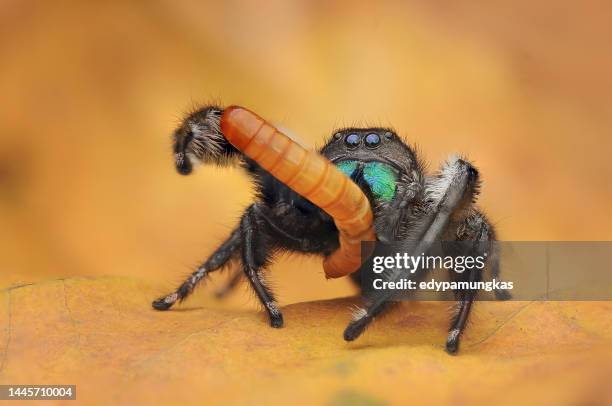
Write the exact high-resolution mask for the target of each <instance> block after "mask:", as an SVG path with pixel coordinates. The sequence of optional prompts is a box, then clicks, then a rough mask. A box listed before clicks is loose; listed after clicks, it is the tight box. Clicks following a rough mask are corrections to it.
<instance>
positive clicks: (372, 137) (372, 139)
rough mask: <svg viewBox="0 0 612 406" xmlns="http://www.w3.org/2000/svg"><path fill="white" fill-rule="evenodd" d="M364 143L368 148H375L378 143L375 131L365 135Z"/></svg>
mask: <svg viewBox="0 0 612 406" xmlns="http://www.w3.org/2000/svg"><path fill="white" fill-rule="evenodd" d="M365 145H366V147H368V148H376V147H378V146H379V145H380V136H379V135H378V134H376V133H371V134H368V135H366V137H365Z"/></svg>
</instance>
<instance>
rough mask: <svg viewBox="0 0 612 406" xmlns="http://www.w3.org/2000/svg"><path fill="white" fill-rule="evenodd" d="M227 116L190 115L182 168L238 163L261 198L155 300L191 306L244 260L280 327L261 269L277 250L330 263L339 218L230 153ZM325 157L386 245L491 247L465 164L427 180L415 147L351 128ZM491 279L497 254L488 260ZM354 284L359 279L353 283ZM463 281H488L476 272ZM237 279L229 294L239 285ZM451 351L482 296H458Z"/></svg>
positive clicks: (362, 315)
mask: <svg viewBox="0 0 612 406" xmlns="http://www.w3.org/2000/svg"><path fill="white" fill-rule="evenodd" d="M221 114H222V109H221V108H219V107H216V106H208V107H205V108H202V109H200V110H198V111H196V112H194V113H192V114H191V115H189V116H188V117H187V118H186V119H185V120H184V122H183V123H182V125H181V126H180V127H179V128H178V129H177V130H176V131H175V134H174V153H175V163H176V167H177V170H178V171H179V173H181V174H184V175H186V174H189V173H190V172H191V170H192V167H193V165H194V164H198V163H214V164H221V165H222V164H227V163H229V162H232V161H234V162H240V163H241V164H242V166H243V167H244V168H245V170H246V171H247V172H248V173H249V175H250V176H251V177H252V178H253V180H254V182H255V183H256V190H257V197H256V201H255V203H253V204H252V205H250V206H249V207H248V208H247V209H246V210H245V212H244V214H243V215H242V217H241V219H240V223H239V225H238V226H237V227H236V228H235V229H234V231H233V232H232V233H231V235H230V237H229V238H228V239H227V240H226V241H225V242H224V243H223V244H222V245H221V246H220V247H219V248H218V249H217V250H216V251H215V252H214V253H213V254H212V255H211V257H210V258H209V259H208V260H207V261H206V262H205V263H204V264H202V265H201V266H200V267H199V268H198V269H197V270H196V271H195V272H194V273H193V274H192V275H191V276H190V277H189V278H188V279H187V280H186V281H185V282H184V283H183V284H182V285H181V286H180V287H179V288H178V289H177V291H176V292H174V293H171V294H169V295H167V296H165V297H162V298H160V299H158V300H156V301H155V302H153V307H154V308H155V309H157V310H166V309H168V308H170V307H171V306H172V305H173V304H174V303H175V302H177V301H180V300H183V299H184V298H185V297H187V296H188V295H189V294H190V293H191V292H192V291H193V289H194V287H195V286H196V284H197V283H198V282H199V281H200V280H201V279H202V278H203V277H205V276H206V275H207V274H208V273H210V272H212V271H215V270H217V269H220V268H221V267H222V266H223V265H224V264H226V263H227V262H228V261H229V260H230V259H232V258H233V257H239V258H240V260H241V262H242V266H243V270H244V273H245V274H246V277H247V278H248V280H249V282H250V284H251V286H252V287H253V289H254V291H255V292H256V294H257V296H258V297H259V299H260V301H261V303H262V304H263V306H264V307H265V309H266V311H267V312H268V315H269V317H270V323H271V325H272V327H281V326H282V325H283V318H282V314H281V312H280V310H279V309H278V307H277V305H276V302H275V300H274V296H273V294H272V292H271V291H270V289H269V287H267V286H266V284H265V282H264V279H263V276H262V271H263V269H264V268H265V266H266V265H267V264H268V262H269V261H270V259H271V257H272V255H273V254H274V253H275V252H276V251H278V250H286V251H293V252H302V253H309V254H320V255H325V256H326V255H329V254H330V253H332V252H333V251H335V250H336V249H337V248H338V230H337V229H336V226H335V225H334V222H333V220H332V218H331V217H330V216H329V215H328V214H327V213H325V212H324V211H323V210H321V209H320V208H318V207H317V206H315V205H314V204H312V203H311V202H310V201H308V200H307V199H305V198H303V197H302V196H300V195H298V194H297V193H296V192H294V191H293V190H291V189H290V188H289V187H287V186H286V185H284V184H283V183H281V182H279V181H278V180H277V179H276V178H274V177H273V176H272V175H271V174H269V173H268V172H267V171H265V170H264V169H262V168H261V167H260V166H259V165H258V164H257V163H255V162H254V161H252V160H250V159H249V158H247V157H245V156H244V155H242V154H241V153H240V152H239V151H238V150H236V149H235V148H234V147H232V146H231V145H230V144H229V143H228V142H227V140H226V139H225V137H224V136H223V134H222V133H221V131H220V128H219V120H220V116H221ZM320 153H321V154H322V155H323V156H325V157H326V158H328V159H329V160H330V161H331V162H332V163H334V164H336V165H337V166H338V167H339V168H340V169H341V170H343V171H344V172H345V173H346V174H347V175H348V176H350V177H351V179H352V180H353V181H354V182H355V183H357V184H358V185H359V186H360V188H361V189H362V190H363V191H364V193H365V194H366V196H367V197H368V199H369V200H370V204H371V207H372V208H373V211H374V225H375V229H376V234H377V237H378V239H379V240H380V241H419V242H420V245H418V248H419V249H422V250H423V251H425V250H427V248H428V247H429V246H430V245H431V242H432V241H439V240H445V241H455V240H460V241H475V242H480V241H492V240H494V239H495V234H494V230H493V228H492V227H491V225H490V224H489V222H488V221H487V220H486V218H485V217H484V215H483V214H482V213H481V212H480V211H478V210H477V209H476V208H475V207H474V205H473V202H474V201H475V198H476V196H477V194H478V185H479V181H478V172H477V171H476V169H475V168H474V167H473V166H472V165H471V164H470V163H469V162H467V161H465V160H463V159H459V158H452V159H450V160H449V161H447V162H446V163H445V164H444V165H443V166H442V168H441V169H440V171H439V173H438V174H437V175H435V176H426V175H425V172H424V169H423V166H422V165H421V163H420V161H419V159H418V158H417V156H416V154H415V152H414V150H413V149H411V148H410V147H409V146H408V145H406V144H405V143H404V142H403V141H402V140H401V139H400V138H399V137H398V136H397V135H396V134H395V133H394V132H393V131H392V130H391V129H387V128H347V129H343V130H340V131H337V132H336V133H335V134H334V135H333V136H332V138H331V139H330V140H329V141H328V142H327V144H326V145H325V146H324V147H323V148H322V149H321V150H320ZM489 267H490V269H491V272H492V274H493V275H497V273H498V261H497V256H496V255H492V256H490V257H489ZM351 276H352V277H353V279H354V280H358V279H359V274H358V273H354V274H352V275H351ZM459 277H461V278H464V279H465V280H476V279H478V278H480V274H479V273H478V272H477V271H474V272H466V273H465V274H464V275H460V276H459ZM236 282H237V278H236V277H235V278H234V279H233V280H232V281H231V282H230V286H233V285H235V284H236ZM457 296H458V297H457V299H458V304H459V306H458V309H457V312H456V314H455V316H454V318H453V321H452V324H451V329H450V333H449V337H448V340H447V344H446V348H447V351H449V352H450V353H455V352H456V351H457V349H458V345H459V336H460V334H461V332H462V331H463V328H464V327H465V324H466V321H467V318H468V315H469V311H470V308H471V304H472V301H473V300H474V296H475V293H465V292H463V293H458V294H457ZM389 299H390V298H389V297H387V296H385V295H384V294H381V295H380V297H376V298H375V299H374V300H373V301H372V302H371V303H370V304H369V307H368V308H367V309H362V310H360V311H358V312H356V314H355V315H354V318H353V320H352V322H351V323H350V324H349V326H348V327H347V329H346V331H345V333H344V337H345V339H346V340H349V341H350V340H353V339H355V338H357V337H358V336H359V335H360V334H361V333H362V332H363V330H364V329H365V328H366V327H367V325H368V324H369V323H370V322H371V320H373V318H374V317H375V316H377V315H378V314H380V312H382V311H383V310H384V309H385V307H386V306H387V303H388V302H389Z"/></svg>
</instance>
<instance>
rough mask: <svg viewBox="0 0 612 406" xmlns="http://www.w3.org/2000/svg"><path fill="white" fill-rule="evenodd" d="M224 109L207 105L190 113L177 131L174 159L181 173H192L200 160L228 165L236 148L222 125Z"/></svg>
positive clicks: (234, 154) (174, 136) (201, 162)
mask: <svg viewBox="0 0 612 406" xmlns="http://www.w3.org/2000/svg"><path fill="white" fill-rule="evenodd" d="M222 114H223V109H221V108H220V107H217V106H206V107H203V108H201V109H198V110H196V111H194V112H193V113H191V114H189V115H188V116H187V117H186V118H185V119H184V120H183V122H182V123H181V125H180V126H179V127H178V128H177V129H176V130H175V131H174V134H173V141H174V146H173V148H174V163H175V165H176V170H177V171H178V172H179V173H180V174H182V175H189V174H190V173H191V171H192V170H193V167H194V166H196V165H199V164H206V163H213V164H216V165H227V164H228V163H229V162H230V161H231V160H232V158H233V157H235V156H236V155H237V152H238V151H237V150H236V149H235V148H234V147H233V146H232V145H231V144H230V143H229V142H227V140H226V139H225V137H224V136H223V134H222V133H221V129H220V128H219V122H220V120H221V115H222Z"/></svg>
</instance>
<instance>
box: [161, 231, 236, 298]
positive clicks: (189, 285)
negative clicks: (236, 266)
mask: <svg viewBox="0 0 612 406" xmlns="http://www.w3.org/2000/svg"><path fill="white" fill-rule="evenodd" d="M240 245H241V236H240V229H235V230H234V231H232V233H231V235H230V236H229V238H228V239H227V240H225V241H224V242H223V243H222V244H221V246H219V248H217V250H216V251H215V252H214V253H213V254H212V255H211V256H210V257H209V258H208V259H207V260H206V261H204V263H203V264H202V265H200V266H199V267H198V269H197V270H196V271H195V272H194V273H192V274H191V276H189V278H187V279H186V280H185V281H184V282H183V283H182V284H181V285H180V286H179V287H178V289H177V290H176V291H174V292H172V293H170V294H168V295H166V296H162V297H160V298H159V299H157V300H155V301H153V304H152V305H153V308H154V309H156V310H168V309H169V308H170V307H172V305H173V304H174V303H176V302H177V301H182V300H184V299H185V298H186V297H187V296H189V295H190V294H191V292H193V289H194V288H195V287H196V285H197V284H198V283H199V282H200V281H201V280H202V279H203V278H204V277H205V276H206V275H208V274H209V273H210V272H213V271H216V270H218V269H221V268H222V267H223V266H224V265H225V264H227V262H228V261H229V260H230V259H231V258H232V256H234V254H236V253H237V252H238V248H239V247H240Z"/></svg>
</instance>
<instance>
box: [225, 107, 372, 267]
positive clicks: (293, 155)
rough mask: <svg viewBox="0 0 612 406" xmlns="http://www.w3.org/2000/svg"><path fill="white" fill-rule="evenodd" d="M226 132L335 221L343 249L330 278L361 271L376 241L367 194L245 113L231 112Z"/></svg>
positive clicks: (330, 262)
mask: <svg viewBox="0 0 612 406" xmlns="http://www.w3.org/2000/svg"><path fill="white" fill-rule="evenodd" d="M221 131H222V132H223V135H225V137H226V138H227V140H228V141H229V142H230V143H231V144H232V145H233V146H234V147H236V148H237V149H238V150H240V151H242V153H244V154H245V155H246V156H248V157H249V158H251V159H252V160H254V161H255V162H257V163H258V164H259V165H260V166H261V167H262V168H264V169H265V170H267V171H268V172H269V173H270V174H272V175H273V176H274V177H275V178H277V179H278V180H280V181H281V182H283V183H284V184H286V185H287V186H289V187H290V188H291V189H293V190H294V191H295V192H297V193H299V194H300V195H302V196H303V197H305V198H306V199H308V200H310V201H311V202H312V203H313V204H315V205H316V206H318V207H320V208H321V209H323V210H325V212H327V213H328V214H329V215H330V216H331V217H332V218H333V219H334V222H335V224H336V227H337V228H338V230H339V240H340V248H339V249H338V250H336V251H335V252H334V253H332V254H331V255H330V256H328V257H327V258H325V260H324V261H323V269H324V270H325V274H326V276H327V277H328V278H339V277H341V276H346V275H348V274H350V273H353V272H355V271H356V270H358V269H359V267H360V266H361V241H375V240H376V234H375V232H374V227H373V215H372V209H371V207H370V203H369V201H368V199H367V197H366V196H365V194H364V193H363V192H362V191H361V189H360V188H359V187H358V186H357V185H356V184H355V183H354V182H352V181H351V180H350V179H349V178H348V177H347V176H346V175H344V174H343V173H342V172H340V171H339V170H338V169H337V168H336V167H335V166H334V165H333V164H332V163H331V162H329V161H328V160H327V159H325V158H324V157H323V156H321V155H320V154H319V153H317V152H315V151H309V150H306V149H304V148H303V147H302V146H300V145H299V144H297V143H296V142H294V141H293V140H292V139H291V138H289V137H287V136H286V135H285V134H283V133H282V132H280V131H279V130H277V129H276V128H274V127H273V126H272V125H270V124H269V123H267V122H266V121H265V120H264V119H262V118H261V117H259V116H258V115H256V114H255V113H253V112H251V111H249V110H247V109H245V108H242V107H238V106H232V107H228V108H226V109H225V111H224V113H223V116H222V117H221Z"/></svg>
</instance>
